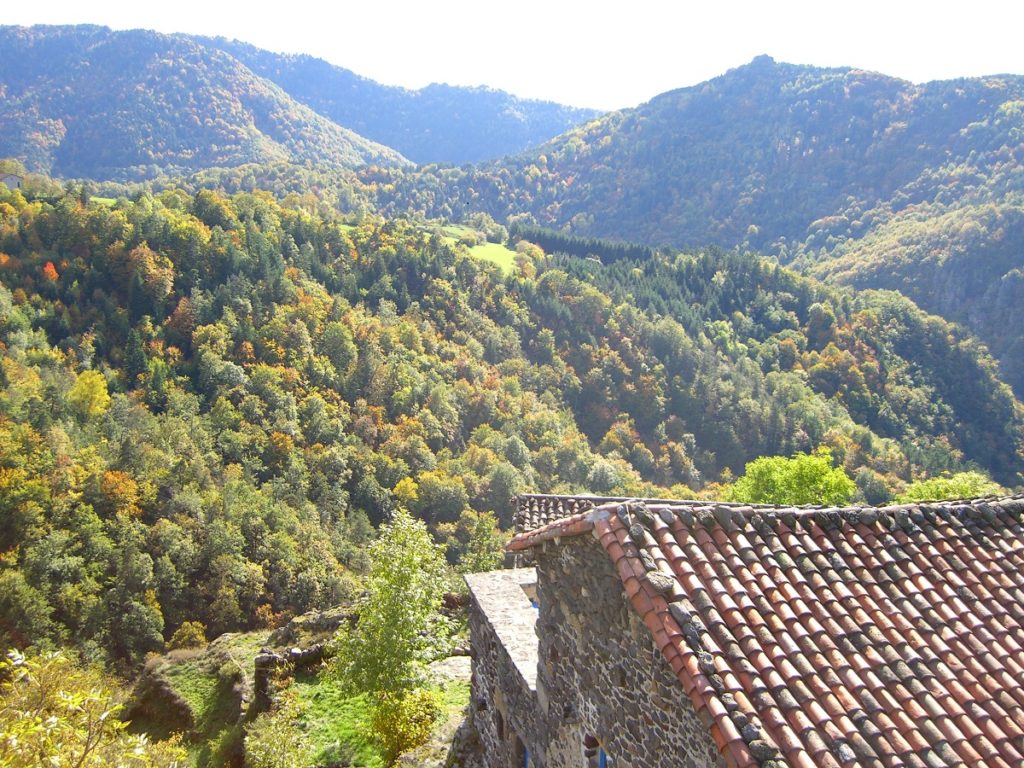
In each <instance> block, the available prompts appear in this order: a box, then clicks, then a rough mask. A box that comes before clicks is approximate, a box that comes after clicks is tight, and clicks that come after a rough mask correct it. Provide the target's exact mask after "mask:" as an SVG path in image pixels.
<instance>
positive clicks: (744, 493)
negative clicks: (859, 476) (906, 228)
mask: <svg viewBox="0 0 1024 768" xmlns="http://www.w3.org/2000/svg"><path fill="white" fill-rule="evenodd" d="M856 490H857V486H856V485H855V484H854V482H853V480H851V479H850V477H849V475H847V474H846V472H845V471H844V470H843V468H842V467H833V466H832V453H831V452H830V451H829V450H828V449H827V448H820V449H818V450H816V451H814V452H813V453H810V454H808V453H798V454H796V455H794V456H793V457H792V458H788V459H787V458H786V457H784V456H762V457H761V458H759V459H754V461H751V462H749V463H748V464H747V466H746V469H745V471H744V474H743V476H742V477H741V478H739V479H738V480H737V481H736V483H735V484H734V485H733V487H732V491H731V494H730V498H731V499H732V500H733V501H746V502H750V503H753V504H836V505H841V504H847V503H848V502H849V501H850V499H852V498H853V494H854V492H855V491H856Z"/></svg>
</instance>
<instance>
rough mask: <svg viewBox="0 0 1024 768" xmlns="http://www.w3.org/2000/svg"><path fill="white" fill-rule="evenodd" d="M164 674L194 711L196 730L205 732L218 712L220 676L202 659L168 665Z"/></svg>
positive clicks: (163, 671) (197, 658)
mask: <svg viewBox="0 0 1024 768" xmlns="http://www.w3.org/2000/svg"><path fill="white" fill-rule="evenodd" d="M162 674H163V676H164V677H165V678H167V680H168V682H170V684H171V686H172V687H173V688H174V690H175V691H177V693H178V695H179V696H181V698H183V699H184V700H185V701H186V702H188V706H189V708H190V709H191V710H192V717H193V718H194V719H195V723H196V730H197V731H205V730H206V728H207V727H208V726H209V724H210V721H211V720H212V719H213V717H214V715H215V714H216V711H217V704H218V699H219V698H220V697H219V696H218V689H220V688H221V687H222V685H221V679H220V676H219V675H218V674H217V671H216V670H211V669H210V668H209V665H208V664H207V663H206V662H205V660H204V659H203V658H202V657H196V658H194V659H188V660H187V661H179V662H175V663H171V664H168V665H167V666H166V667H164V669H163V670H162Z"/></svg>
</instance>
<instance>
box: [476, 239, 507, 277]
mask: <svg viewBox="0 0 1024 768" xmlns="http://www.w3.org/2000/svg"><path fill="white" fill-rule="evenodd" d="M469 255H470V256H472V257H473V258H476V259H482V260H483V261H489V262H491V263H493V264H497V265H498V266H499V267H501V271H502V272H504V273H505V274H510V273H511V272H512V269H513V268H514V267H515V264H516V252H515V251H513V250H511V249H509V248H506V247H505V246H504V245H502V244H501V243H484V244H483V245H474V246H473V247H472V248H470V249H469Z"/></svg>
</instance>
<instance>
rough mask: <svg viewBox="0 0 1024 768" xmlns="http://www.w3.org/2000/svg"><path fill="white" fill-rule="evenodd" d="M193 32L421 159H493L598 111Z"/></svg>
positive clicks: (317, 106) (325, 110) (315, 105)
mask: <svg viewBox="0 0 1024 768" xmlns="http://www.w3.org/2000/svg"><path fill="white" fill-rule="evenodd" d="M193 39H196V40H200V41H203V42H206V43H208V44H210V45H213V46H216V47H218V48H220V49H221V50H224V51H227V52H228V53H230V54H231V55H233V56H234V57H235V58H237V59H238V60H239V61H241V62H242V63H243V64H245V65H246V66H248V67H249V68H250V69H252V70H253V71H254V72H256V73H257V74H259V75H261V76H263V77H266V78H267V79H269V80H272V81H274V82H276V83H277V84H278V85H280V86H281V87H283V88H284V89H285V90H286V91H288V93H290V94H291V95H292V96H293V97H294V98H297V99H299V100H300V101H302V102H303V103H305V104H307V105H308V106H310V107H311V108H312V109H314V110H316V111H317V112H319V113H320V114H322V115H324V116H326V117H329V118H330V119H332V120H334V121H335V122H337V123H338V124H340V125H345V126H347V127H350V128H351V129H352V130H354V131H356V132H357V133H359V134H360V135H363V136H366V137H367V138H370V139H372V140H374V141H377V142H380V143H381V144H384V145H386V146H390V147H394V148H395V149H396V150H398V151H399V152H401V153H402V154H403V155H405V156H406V157H408V158H409V159H410V160H413V161H414V162H417V163H420V164H426V163H450V164H452V165H463V164H465V163H476V162H482V161H486V160H493V159H497V158H499V157H502V156H505V155H509V154H515V153H516V152H517V151H521V150H523V149H525V148H527V147H530V146H533V145H536V144H539V143H540V142H542V141H546V140H548V139H550V138H553V137H555V136H557V135H558V134H560V133H562V132H564V131H565V130H567V129H569V128H571V127H572V126H574V125H576V124H579V123H582V122H585V121H587V120H589V119H592V118H594V117H597V116H598V115H600V114H601V112H600V111H599V110H593V109H585V108H580V107H569V106H565V105H561V104H557V103H555V102H551V101H544V100H540V99H525V98H519V97H517V96H515V95H513V94H510V93H508V92H506V91H502V90H500V89H496V88H491V87H488V86H485V85H480V86H453V85H448V84H447V83H431V84H429V85H427V86H424V87H423V88H418V89H408V88H403V87H401V86H391V85H384V84H382V83H378V82H376V81H374V80H372V79H370V78H367V77H363V76H361V75H359V74H357V73H355V72H353V71H351V70H349V69H346V68H344V67H340V66H338V65H335V64H331V63H330V62H328V61H325V60H323V59H320V58H317V57H314V56H309V55H305V54H279V53H272V52H269V51H266V50H263V49H260V48H258V47H256V46H253V45H250V44H248V43H245V42H241V41H238V40H229V39H227V38H223V37H202V36H193ZM339 92H344V94H345V96H346V97H347V98H345V99H340V98H338V94H339Z"/></svg>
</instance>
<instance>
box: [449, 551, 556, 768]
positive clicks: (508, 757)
mask: <svg viewBox="0 0 1024 768" xmlns="http://www.w3.org/2000/svg"><path fill="white" fill-rule="evenodd" d="M527 574H528V576H527ZM535 579H536V577H535V576H534V574H533V572H532V570H528V569H520V570H508V571H496V572H494V573H489V574H473V575H471V576H467V577H466V581H467V583H468V584H469V587H470V606H469V631H470V640H471V644H472V658H473V676H472V683H471V692H472V693H471V699H470V703H469V709H470V717H471V718H472V721H473V727H474V728H475V729H476V734H477V739H478V740H479V742H480V746H481V748H482V750H481V751H482V752H483V755H484V764H485V766H486V768H510V767H511V766H514V767H515V768H522V766H523V763H524V752H526V751H528V752H529V754H530V755H531V756H533V755H536V754H537V753H538V749H539V745H538V743H537V741H536V736H537V734H540V733H543V732H544V728H543V726H542V724H541V723H540V722H539V721H538V718H537V716H538V708H537V694H536V691H535V688H534V686H535V679H536V664H537V638H536V634H535V631H534V625H535V623H536V610H535V609H534V608H533V606H532V605H531V604H530V600H529V598H528V597H527V596H526V593H525V592H524V591H523V589H522V587H521V584H523V583H532V582H534V581H535ZM531 764H532V765H534V766H537V765H540V763H537V762H536V760H531Z"/></svg>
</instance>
